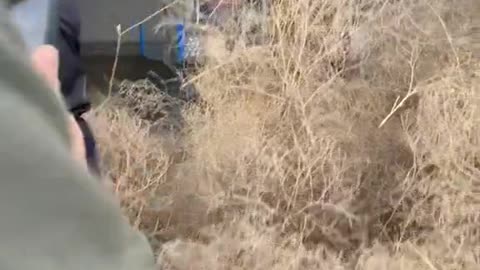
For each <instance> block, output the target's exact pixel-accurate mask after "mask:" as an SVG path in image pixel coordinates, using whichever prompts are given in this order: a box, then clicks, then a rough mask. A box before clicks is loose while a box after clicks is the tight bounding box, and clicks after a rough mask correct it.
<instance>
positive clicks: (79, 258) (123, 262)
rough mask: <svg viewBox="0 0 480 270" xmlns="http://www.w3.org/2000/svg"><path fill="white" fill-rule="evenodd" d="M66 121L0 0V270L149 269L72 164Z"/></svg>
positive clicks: (139, 248)
mask: <svg viewBox="0 0 480 270" xmlns="http://www.w3.org/2000/svg"><path fill="white" fill-rule="evenodd" d="M65 115H66V109H65V108H64V107H63V105H62V104H61V102H59V101H58V100H57V99H56V97H55V96H54V95H53V93H52V92H51V91H49V90H48V89H46V87H45V86H44V84H43V83H42V81H41V80H40V79H39V78H38V77H37V76H36V75H34V73H33V72H32V71H31V69H30V66H29V62H28V59H27V55H26V53H25V51H24V50H23V49H22V47H21V42H19V38H18V35H17V34H16V33H15V32H14V31H13V28H12V27H11V25H10V24H9V22H8V17H7V14H6V12H5V9H3V6H2V1H0V178H1V179H0V269H5V270H10V269H12V270H29V269H32V270H47V269H48V270H71V269H79V270H80V269H81V270H86V269H88V270H96V269H99V270H100V269H102V270H110V269H111V270H121V269H134V270H143V269H154V268H155V264H154V256H153V254H152V251H151V249H150V247H149V245H148V243H147V241H146V239H145V237H143V236H142V235H141V234H140V233H138V232H136V231H134V230H133V229H132V228H131V227H130V226H129V224H128V222H127V221H126V220H125V218H124V217H123V216H122V214H121V211H120V209H119V206H118V205H117V204H116V203H115V202H114V199H113V198H112V196H110V195H109V194H107V192H106V191H103V189H102V187H101V184H100V183H99V181H97V180H96V179H93V178H92V177H90V176H89V175H88V173H87V172H86V171H85V170H84V169H83V168H81V167H80V166H78V165H77V164H76V163H75V162H74V161H73V160H72V158H71V156H70V153H69V141H68V140H69V139H68V134H67V129H66V126H65V120H64V119H65Z"/></svg>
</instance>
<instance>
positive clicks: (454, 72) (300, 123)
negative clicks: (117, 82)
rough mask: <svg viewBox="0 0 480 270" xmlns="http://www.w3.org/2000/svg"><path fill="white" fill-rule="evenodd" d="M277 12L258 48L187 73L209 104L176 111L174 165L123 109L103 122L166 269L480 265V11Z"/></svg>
mask: <svg viewBox="0 0 480 270" xmlns="http://www.w3.org/2000/svg"><path fill="white" fill-rule="evenodd" d="M272 8H273V9H272V10H273V11H272V14H271V15H270V21H269V29H268V37H269V40H270V42H269V43H268V44H264V45H259V46H254V47H246V46H237V47H236V49H235V50H234V51H233V52H231V53H228V52H226V51H224V50H214V51H210V54H212V53H216V52H218V51H221V53H222V57H216V56H215V55H209V56H210V59H211V61H210V64H208V65H207V67H206V68H205V70H203V72H202V73H200V74H199V75H198V76H197V77H196V78H194V80H195V82H196V83H197V85H198V87H199V88H200V89H201V94H202V95H203V97H204V99H205V100H206V102H207V104H208V107H207V109H205V108H202V109H199V108H190V109H187V110H186V111H185V115H186V120H187V127H186V135H185V137H184V138H183V139H184V145H183V147H184V149H185V152H186V155H185V156H184V157H183V158H181V159H179V158H178V157H174V156H171V155H169V152H168V151H166V150H164V149H163V148H162V146H161V143H160V142H159V140H161V138H159V137H158V136H157V137H156V136H155V135H152V134H149V133H148V131H147V129H146V128H145V125H146V123H144V122H142V121H140V120H138V118H136V117H135V116H132V115H129V114H127V113H126V111H125V109H122V108H116V107H108V106H107V107H106V108H103V109H102V111H99V112H98V115H97V119H96V124H97V130H98V136H99V140H100V142H101V145H102V146H103V147H102V149H103V155H104V160H105V162H106V164H107V165H108V168H110V173H111V175H112V176H113V177H114V178H115V179H118V185H117V189H118V191H119V196H120V198H121V199H122V202H123V206H124V208H125V210H126V212H127V213H128V214H129V216H130V217H132V221H133V222H134V223H135V224H137V225H138V226H140V228H141V229H142V230H143V231H145V232H146V234H147V235H148V236H149V238H150V239H151V240H152V243H153V245H154V247H155V248H158V252H159V264H160V265H162V266H163V267H164V269H179V270H183V269H356V270H357V269H359V270H360V269H365V270H377V269H379V270H380V269H394V270H396V269H398V270H411V269H425V270H440V269H442V270H444V269H446V270H450V269H452V270H453V269H455V270H456V269H472V270H473V269H479V267H480V225H479V224H480V223H479V217H480V211H479V210H480V199H479V198H480V180H479V179H480V161H479V155H480V142H479V140H480V139H479V138H480V130H479V121H480V114H479V106H478V102H479V96H480V92H479V90H480V89H479V85H480V84H479V83H480V77H479V76H480V65H479V64H478V58H475V57H477V56H478V54H479V46H478V44H479V43H478V42H479V40H477V38H478V33H477V32H478V29H479V28H478V26H479V24H478V19H477V18H476V17H477V16H478V13H479V12H480V3H479V2H478V1H476V0H457V1H450V0H435V1H433V0H432V1H428V0H423V1H420V0H418V1H417V0H403V1H380V0H378V1H376V0H358V1H351V0H348V1H347V0H325V1H309V0H295V1H294V0H278V1H274V2H273V7H272ZM210 38H211V39H212V37H210ZM210 41H211V42H213V43H214V44H217V46H216V47H215V48H218V44H219V43H218V41H212V40H210ZM381 123H383V124H382V125H381ZM380 125H381V127H379V126H380Z"/></svg>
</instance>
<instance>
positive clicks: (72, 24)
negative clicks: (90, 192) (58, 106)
mask: <svg viewBox="0 0 480 270" xmlns="http://www.w3.org/2000/svg"><path fill="white" fill-rule="evenodd" d="M58 3H59V6H58V7H59V13H58V15H59V17H60V23H59V32H58V36H57V44H56V47H57V49H58V50H59V54H60V70H59V79H60V83H61V90H62V94H63V96H64V98H65V101H66V103H67V106H68V109H69V110H70V111H71V112H72V114H73V115H74V116H75V119H76V120H77V123H78V125H79V126H80V129H81V130H82V133H83V138H84V142H85V148H86V159H87V163H88V167H89V169H90V171H91V172H92V173H94V174H96V175H99V174H100V166H99V158H98V153H97V146H96V142H95V137H94V135H93V132H92V130H91V129H90V127H89V126H88V123H87V122H86V121H85V120H84V119H83V118H82V114H83V113H85V112H87V111H88V110H89V109H90V100H89V98H88V96H87V87H86V75H85V70H84V67H83V64H82V60H81V51H80V31H81V21H80V14H79V9H78V6H77V3H76V0H60V1H58Z"/></svg>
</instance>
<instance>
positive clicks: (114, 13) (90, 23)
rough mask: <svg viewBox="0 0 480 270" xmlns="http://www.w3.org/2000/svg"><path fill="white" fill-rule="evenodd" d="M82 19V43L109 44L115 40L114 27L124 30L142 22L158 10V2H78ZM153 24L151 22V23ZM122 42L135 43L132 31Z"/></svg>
mask: <svg viewBox="0 0 480 270" xmlns="http://www.w3.org/2000/svg"><path fill="white" fill-rule="evenodd" d="M77 2H78V5H79V8H80V13H81V17H82V31H83V33H82V41H83V42H87V43H89V42H109V41H113V40H116V38H117V35H116V32H115V26H116V25H118V24H121V25H122V26H123V27H124V28H126V27H128V26H131V25H132V24H134V23H136V22H138V21H140V20H142V19H143V18H145V17H147V16H148V15H150V14H151V13H153V12H155V11H156V10H158V7H159V0H79V1H77ZM152 23H153V22H152ZM124 38H125V39H124V41H126V42H128V41H137V40H138V32H137V31H133V32H132V33H131V34H130V35H128V36H125V37H124Z"/></svg>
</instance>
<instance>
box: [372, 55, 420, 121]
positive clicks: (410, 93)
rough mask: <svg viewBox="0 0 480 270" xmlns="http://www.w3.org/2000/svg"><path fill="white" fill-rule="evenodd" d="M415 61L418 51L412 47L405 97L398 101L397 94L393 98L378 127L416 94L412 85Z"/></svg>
mask: <svg viewBox="0 0 480 270" xmlns="http://www.w3.org/2000/svg"><path fill="white" fill-rule="evenodd" d="M417 61H418V53H417V50H416V49H414V50H412V52H411V57H410V61H409V63H410V84H409V86H408V92H407V94H406V95H405V97H403V99H402V100H401V101H400V102H399V100H400V97H399V96H398V97H397V99H396V100H395V103H393V107H392V110H391V111H390V113H389V114H388V115H387V116H386V117H385V118H384V119H383V121H382V122H381V123H380V125H379V126H378V128H382V127H383V126H384V125H385V124H386V123H387V122H388V120H390V118H392V116H393V115H394V114H395V113H396V112H397V111H398V110H400V108H402V107H403V106H404V105H405V103H406V102H407V101H408V100H409V99H410V98H411V97H412V96H414V95H416V94H417V89H416V88H415V87H414V82H415V69H416V66H417Z"/></svg>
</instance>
